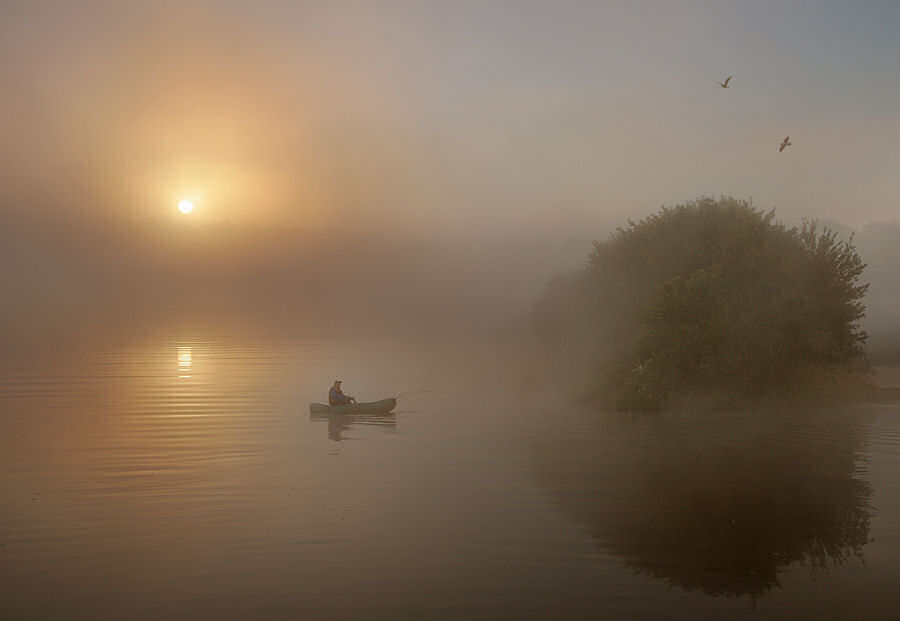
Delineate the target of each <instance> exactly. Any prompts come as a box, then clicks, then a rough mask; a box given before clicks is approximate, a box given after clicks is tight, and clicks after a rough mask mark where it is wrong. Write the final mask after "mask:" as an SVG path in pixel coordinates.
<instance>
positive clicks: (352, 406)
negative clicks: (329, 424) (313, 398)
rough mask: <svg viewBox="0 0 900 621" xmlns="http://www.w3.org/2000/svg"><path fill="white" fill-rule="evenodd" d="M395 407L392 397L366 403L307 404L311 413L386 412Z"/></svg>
mask: <svg viewBox="0 0 900 621" xmlns="http://www.w3.org/2000/svg"><path fill="white" fill-rule="evenodd" d="M395 407H397V400H396V399H394V398H393V397H391V398H389V399H382V400H381V401H369V402H366V403H348V404H346V405H326V404H324V403H315V402H312V403H310V404H309V411H310V413H311V414H386V413H388V412H390V411H391V410H393V409H394V408H395Z"/></svg>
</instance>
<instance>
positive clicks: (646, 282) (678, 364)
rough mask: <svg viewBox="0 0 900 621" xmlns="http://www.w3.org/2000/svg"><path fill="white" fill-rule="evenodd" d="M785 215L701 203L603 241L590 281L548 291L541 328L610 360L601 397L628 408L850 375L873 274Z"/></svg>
mask: <svg viewBox="0 0 900 621" xmlns="http://www.w3.org/2000/svg"><path fill="white" fill-rule="evenodd" d="M774 216H775V213H774V210H773V211H769V212H763V211H761V210H759V209H756V208H755V207H753V206H752V204H750V203H748V202H746V201H741V200H736V199H734V198H721V199H719V200H714V199H711V198H701V199H698V200H696V201H693V202H690V203H687V204H683V205H678V206H675V207H664V208H662V209H661V210H660V211H659V212H657V213H655V214H653V215H651V216H648V217H646V218H644V219H642V220H639V221H637V222H633V221H629V222H628V226H626V227H621V228H619V229H617V230H616V232H615V233H614V234H613V235H611V236H610V237H609V239H607V240H606V241H603V242H595V245H594V250H593V252H592V253H591V255H590V257H589V258H588V264H587V267H586V268H585V270H584V271H583V272H581V273H579V274H578V275H575V276H569V277H568V278H566V279H562V280H558V281H557V282H556V283H554V286H553V287H548V289H547V291H546V293H545V296H544V298H543V299H542V300H540V301H539V302H538V304H537V308H536V318H537V320H538V324H539V327H540V328H541V329H542V331H543V333H544V334H545V335H546V334H553V333H554V330H555V328H556V332H559V330H558V327H559V326H558V325H557V326H556V327H554V322H556V324H559V323H560V322H561V320H560V317H563V320H562V321H563V322H568V323H569V324H570V327H569V331H570V334H572V335H573V336H575V335H576V333H577V337H578V338H580V339H583V340H585V341H586V342H588V343H590V346H591V347H592V348H594V349H595V350H596V351H598V352H605V353H606V355H605V356H603V358H604V365H603V370H602V371H601V372H600V374H601V375H602V377H601V380H602V381H601V394H602V396H603V397H604V398H605V399H606V400H608V401H610V402H612V403H614V404H616V405H617V406H619V407H621V408H626V409H631V408H656V407H660V406H662V405H665V404H666V403H667V402H668V401H669V400H670V399H672V398H673V397H675V396H677V395H681V394H695V393H704V392H707V393H727V394H731V395H736V396H741V395H757V394H760V393H767V392H771V391H780V390H785V389H787V388H789V387H790V386H792V385H794V384H796V383H797V382H798V381H800V380H801V379H802V378H804V377H807V376H808V373H809V371H810V370H811V369H823V368H836V367H843V368H847V367H849V366H850V365H852V364H853V363H854V362H855V361H858V360H859V359H860V358H861V357H862V356H863V355H864V345H865V340H866V334H865V332H863V331H862V330H861V328H860V326H859V320H860V319H861V318H862V317H863V316H864V314H865V308H864V305H863V297H864V295H865V292H866V290H867V287H868V285H867V284H862V283H860V277H861V275H862V272H863V270H864V268H865V264H864V263H863V261H862V260H861V259H860V257H859V255H858V254H857V252H856V250H855V249H854V247H853V245H852V238H851V239H850V240H847V241H842V240H840V239H838V237H837V234H836V233H835V232H834V231H832V230H830V229H828V228H823V229H822V230H820V229H819V227H818V224H817V222H815V221H808V222H804V223H803V225H802V226H801V227H799V228H787V227H785V226H784V225H783V224H780V223H776V222H775V221H774ZM561 288H567V289H568V295H560V289H561ZM559 304H563V305H564V306H567V307H580V308H577V309H573V310H571V311H566V312H562V313H560V312H559V306H558V305H559ZM554 309H556V310H555V311H554ZM566 317H567V319H566ZM573 317H575V318H574V319H573ZM583 318H587V319H586V320H584V319H583ZM572 325H574V326H577V330H573V329H572V327H571V326H572Z"/></svg>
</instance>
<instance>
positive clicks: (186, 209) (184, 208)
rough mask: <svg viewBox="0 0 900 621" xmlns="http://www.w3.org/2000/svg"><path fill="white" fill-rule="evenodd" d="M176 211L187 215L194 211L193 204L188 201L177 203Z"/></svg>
mask: <svg viewBox="0 0 900 621" xmlns="http://www.w3.org/2000/svg"><path fill="white" fill-rule="evenodd" d="M178 211H180V212H181V213H183V214H185V215H187V214H189V213H191V212H192V211H194V203H192V202H191V201H189V200H188V199H184V200H182V201H180V202H179V203H178Z"/></svg>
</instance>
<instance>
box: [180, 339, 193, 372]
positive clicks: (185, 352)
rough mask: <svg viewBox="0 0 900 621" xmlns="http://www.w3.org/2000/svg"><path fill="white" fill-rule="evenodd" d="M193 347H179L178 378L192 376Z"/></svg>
mask: <svg viewBox="0 0 900 621" xmlns="http://www.w3.org/2000/svg"><path fill="white" fill-rule="evenodd" d="M192 356H193V349H192V348H191V347H179V348H178V379H190V378H191V363H192Z"/></svg>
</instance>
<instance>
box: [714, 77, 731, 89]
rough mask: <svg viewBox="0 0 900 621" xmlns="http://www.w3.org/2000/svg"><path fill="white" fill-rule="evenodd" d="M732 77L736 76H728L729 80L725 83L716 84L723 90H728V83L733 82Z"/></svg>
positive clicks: (726, 79)
mask: <svg viewBox="0 0 900 621" xmlns="http://www.w3.org/2000/svg"><path fill="white" fill-rule="evenodd" d="M732 77H734V76H728V77H727V78H725V81H724V82H716V84H718V85H719V86H721V87H722V88H728V83H729V82H731V78H732Z"/></svg>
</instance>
